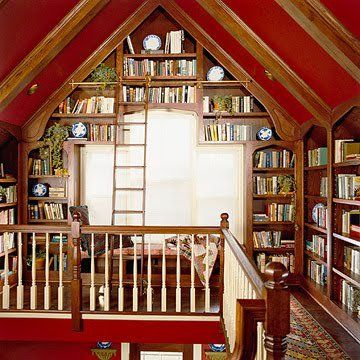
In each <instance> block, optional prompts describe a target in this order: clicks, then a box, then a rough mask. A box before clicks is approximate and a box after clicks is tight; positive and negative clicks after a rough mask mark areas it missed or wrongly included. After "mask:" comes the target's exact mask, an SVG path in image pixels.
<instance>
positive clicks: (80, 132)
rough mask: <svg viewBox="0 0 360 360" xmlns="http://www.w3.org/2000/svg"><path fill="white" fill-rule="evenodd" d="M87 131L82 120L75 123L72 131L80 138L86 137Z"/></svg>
mask: <svg viewBox="0 0 360 360" xmlns="http://www.w3.org/2000/svg"><path fill="white" fill-rule="evenodd" d="M86 132H87V129H86V126H85V125H84V124H83V123H82V122H78V123H75V124H73V126H72V128H71V133H72V134H73V136H74V137H76V138H79V139H80V138H83V137H85V136H86Z"/></svg>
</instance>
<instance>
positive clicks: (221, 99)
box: [211, 95, 234, 119]
mask: <svg viewBox="0 0 360 360" xmlns="http://www.w3.org/2000/svg"><path fill="white" fill-rule="evenodd" d="M211 101H212V103H213V106H214V112H215V113H216V118H217V119H221V117H222V114H221V111H227V112H228V113H229V114H230V115H234V109H233V107H232V98H231V96H230V95H214V96H213V97H212V98H211Z"/></svg>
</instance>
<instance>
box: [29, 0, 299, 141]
mask: <svg viewBox="0 0 360 360" xmlns="http://www.w3.org/2000/svg"><path fill="white" fill-rule="evenodd" d="M159 5H160V6H162V7H163V8H164V9H165V10H166V11H167V12H168V13H169V14H170V15H171V16H172V17H174V18H176V19H177V21H178V22H179V24H181V25H182V26H183V27H184V28H185V29H186V30H187V31H188V32H189V33H191V34H193V35H194V36H195V37H196V38H197V40H198V42H199V44H201V45H202V46H204V47H205V48H206V49H207V50H208V51H209V52H210V53H212V54H213V56H215V57H216V58H217V59H218V60H219V62H220V63H221V64H222V65H223V66H225V67H226V68H227V69H228V70H229V71H230V72H231V73H232V74H233V75H234V76H235V77H236V78H237V79H238V80H248V79H250V76H249V75H248V74H247V73H246V72H245V71H244V70H243V69H242V68H241V67H240V65H239V64H237V63H236V61H235V60H234V59H232V58H231V57H230V56H229V55H228V54H226V53H225V52H224V51H223V50H221V49H220V48H219V46H218V45H217V43H216V42H215V41H214V40H213V39H212V38H211V37H210V36H209V35H208V34H207V33H206V32H205V31H204V30H203V29H202V28H201V27H200V26H198V25H197V24H196V23H194V22H193V21H192V19H191V18H190V17H189V16H188V15H186V14H185V13H184V11H183V10H182V9H181V8H180V7H179V6H178V5H177V4H176V3H175V2H174V1H163V0H159V1H155V0H148V1H147V2H144V4H143V5H142V6H141V7H140V8H139V9H138V10H137V11H136V12H134V13H133V14H132V15H131V17H129V18H128V19H127V20H126V21H125V22H124V23H123V24H122V25H121V26H120V27H119V28H118V29H117V30H116V31H115V32H114V33H113V34H112V35H111V36H110V37H109V38H108V39H107V40H106V41H105V42H104V43H103V44H101V45H100V46H99V48H98V49H97V50H96V51H95V52H94V53H93V54H92V55H91V56H90V57H89V58H88V59H87V60H86V61H85V62H84V63H83V64H82V65H81V66H80V67H79V68H78V69H77V70H76V71H75V72H74V73H73V74H71V76H69V77H68V79H67V80H66V81H65V82H64V83H63V84H62V86H61V87H60V88H59V89H58V90H56V92H54V93H53V94H52V95H51V96H50V97H49V98H48V100H47V101H46V102H44V104H43V105H42V107H41V108H40V109H39V110H38V111H37V112H36V113H35V114H34V115H33V116H32V117H31V118H30V119H29V120H28V121H27V122H26V124H25V125H24V126H23V138H24V141H27V142H30V141H35V140H37V139H39V138H40V136H41V135H42V134H43V131H44V128H45V126H46V123H47V121H48V119H49V117H50V116H51V114H52V112H53V110H54V109H55V108H56V106H57V105H58V104H59V103H60V102H61V101H62V100H63V99H64V98H65V97H66V96H68V95H69V94H70V93H71V92H72V88H71V86H70V84H69V83H70V81H71V80H74V81H81V80H82V79H83V78H84V77H86V76H87V75H88V74H89V73H90V72H91V70H92V69H93V68H95V67H96V66H97V64H98V63H99V62H100V61H101V60H102V59H103V58H104V57H106V55H107V54H108V53H110V52H111V51H112V50H113V49H115V48H116V46H117V45H118V43H119V42H120V41H122V40H123V39H124V38H125V36H126V35H127V34H129V33H131V32H132V31H133V30H134V29H135V28H136V27H137V26H138V25H139V24H140V23H141V22H142V21H143V20H144V19H145V18H146V17H147V16H148V15H150V13H151V12H152V11H153V10H155V9H156V7H157V6H159ZM248 90H249V91H250V92H251V93H252V94H254V96H255V97H256V98H258V99H259V101H261V103H262V104H263V105H264V106H265V107H266V109H267V110H268V112H269V114H270V116H271V118H272V120H273V122H274V124H275V128H276V131H277V133H278V134H279V135H280V136H281V137H282V138H283V139H288V140H295V139H299V138H301V135H300V126H299V124H298V123H297V122H296V121H295V120H294V119H293V118H292V117H291V116H290V115H289V114H288V113H287V111H286V110H284V109H283V108H282V107H281V106H280V105H279V104H278V103H277V102H276V101H275V100H274V99H273V98H272V97H271V96H270V95H269V94H268V93H267V92H266V91H264V89H262V88H261V87H260V86H259V85H258V84H257V83H255V82H254V81H251V82H250V83H249V84H248Z"/></svg>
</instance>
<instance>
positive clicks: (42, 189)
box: [32, 183, 47, 197]
mask: <svg viewBox="0 0 360 360" xmlns="http://www.w3.org/2000/svg"><path fill="white" fill-rule="evenodd" d="M46 192H47V186H46V185H44V184H41V183H39V184H35V185H34V186H33V188H32V193H33V194H34V196H36V197H42V196H45V195H46Z"/></svg>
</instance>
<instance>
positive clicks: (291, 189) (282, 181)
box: [278, 175, 296, 221]
mask: <svg viewBox="0 0 360 360" xmlns="http://www.w3.org/2000/svg"><path fill="white" fill-rule="evenodd" d="M295 192H296V184H295V179H294V177H293V176H292V175H279V177H278V193H279V194H281V195H284V196H286V195H288V194H291V204H293V205H295ZM294 208H295V206H294ZM295 209H296V208H295ZM295 216H296V214H295V211H294V214H293V218H292V221H294V220H295Z"/></svg>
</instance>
